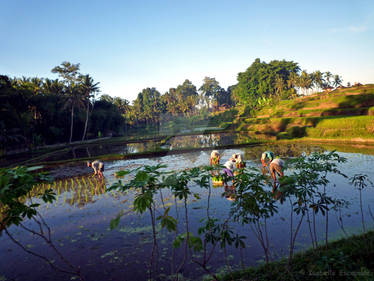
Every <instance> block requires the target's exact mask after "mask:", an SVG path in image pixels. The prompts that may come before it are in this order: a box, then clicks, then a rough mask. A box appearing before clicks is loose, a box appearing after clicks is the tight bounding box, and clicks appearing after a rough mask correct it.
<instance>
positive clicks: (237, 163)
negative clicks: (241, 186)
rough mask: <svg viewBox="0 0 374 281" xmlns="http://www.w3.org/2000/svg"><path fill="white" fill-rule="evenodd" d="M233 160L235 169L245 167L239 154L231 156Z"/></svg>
mask: <svg viewBox="0 0 374 281" xmlns="http://www.w3.org/2000/svg"><path fill="white" fill-rule="evenodd" d="M232 157H233V158H234V159H235V167H236V168H237V169H243V168H244V167H245V162H244V161H243V157H242V155H241V154H240V153H235V154H233V155H232Z"/></svg>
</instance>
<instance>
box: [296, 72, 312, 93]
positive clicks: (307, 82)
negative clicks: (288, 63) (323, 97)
mask: <svg viewBox="0 0 374 281" xmlns="http://www.w3.org/2000/svg"><path fill="white" fill-rule="evenodd" d="M312 83H313V80H312V77H311V75H309V74H308V73H307V72H306V71H305V70H303V71H302V72H301V75H300V78H299V87H300V88H302V89H303V90H304V95H305V94H306V91H307V90H308V89H310V88H311V87H312Z"/></svg>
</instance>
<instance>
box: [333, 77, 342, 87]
mask: <svg viewBox="0 0 374 281" xmlns="http://www.w3.org/2000/svg"><path fill="white" fill-rule="evenodd" d="M342 83H343V80H342V79H341V77H340V76H339V75H338V74H335V75H334V81H333V85H334V87H339V86H341V85H342Z"/></svg>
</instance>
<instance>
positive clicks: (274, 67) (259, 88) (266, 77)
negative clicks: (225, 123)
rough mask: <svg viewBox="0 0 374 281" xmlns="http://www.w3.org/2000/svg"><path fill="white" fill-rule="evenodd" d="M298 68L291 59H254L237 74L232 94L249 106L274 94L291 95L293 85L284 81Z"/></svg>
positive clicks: (254, 105)
mask: <svg viewBox="0 0 374 281" xmlns="http://www.w3.org/2000/svg"><path fill="white" fill-rule="evenodd" d="M299 70H300V68H299V66H298V64H297V63H295V62H292V61H285V60H283V61H277V60H274V61H271V62H270V63H269V64H267V63H266V62H261V61H260V59H256V60H255V61H254V62H253V63H252V65H251V66H250V67H248V68H247V70H246V71H245V72H241V73H239V74H238V84H237V86H236V87H235V89H234V95H235V97H236V98H237V99H238V100H239V101H240V102H241V103H242V104H246V105H249V106H251V107H256V106H259V105H261V102H264V101H266V100H267V99H271V98H272V97H274V96H276V95H278V96H280V95H281V94H283V95H285V94H287V95H291V94H292V93H293V92H292V91H291V89H293V87H289V86H288V85H287V84H286V82H287V81H288V80H289V79H290V76H291V73H293V74H296V73H298V71H299Z"/></svg>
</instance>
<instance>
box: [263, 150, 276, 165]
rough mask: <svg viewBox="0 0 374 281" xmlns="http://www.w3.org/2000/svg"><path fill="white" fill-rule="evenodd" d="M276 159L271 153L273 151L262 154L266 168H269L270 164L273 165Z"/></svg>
mask: <svg viewBox="0 0 374 281" xmlns="http://www.w3.org/2000/svg"><path fill="white" fill-rule="evenodd" d="M273 159H274V153H273V152H271V151H265V152H264V153H262V155H261V162H262V167H264V168H265V167H266V166H269V164H270V163H271V161H273Z"/></svg>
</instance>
